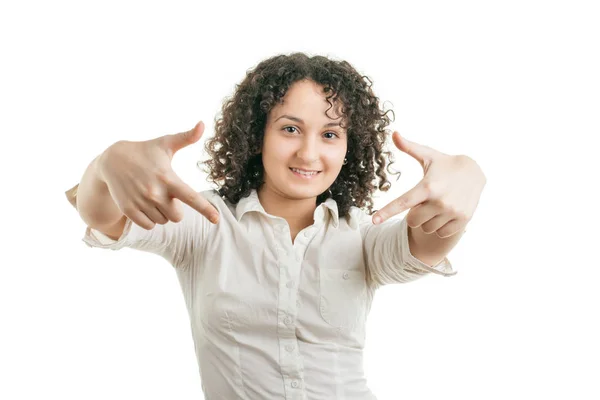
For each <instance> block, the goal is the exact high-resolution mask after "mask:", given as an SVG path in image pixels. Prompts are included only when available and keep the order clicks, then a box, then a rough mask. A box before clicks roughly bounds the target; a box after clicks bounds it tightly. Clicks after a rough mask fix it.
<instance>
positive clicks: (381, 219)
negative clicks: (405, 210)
mask: <svg viewBox="0 0 600 400" xmlns="http://www.w3.org/2000/svg"><path fill="white" fill-rule="evenodd" d="M381 221H383V218H381V216H380V215H377V216H376V217H375V219H373V222H374V223H375V225H377V224H378V223H380V222H381Z"/></svg>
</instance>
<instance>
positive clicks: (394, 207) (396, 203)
mask: <svg viewBox="0 0 600 400" xmlns="http://www.w3.org/2000/svg"><path fill="white" fill-rule="evenodd" d="M425 200H427V191H426V190H425V188H424V187H423V186H422V185H417V186H415V187H414V188H412V189H410V190H409V191H408V192H406V193H404V194H403V195H402V196H400V197H398V198H397V199H396V200H393V201H392V202H391V203H389V204H388V205H386V206H385V207H383V208H382V209H381V210H379V211H377V212H376V213H375V215H373V223H374V224H380V223H382V222H383V221H385V220H386V219H389V218H391V217H393V216H394V215H397V214H400V213H402V212H404V211H406V210H408V209H411V208H413V207H415V206H417V205H419V204H421V203H422V202H424V201H425Z"/></svg>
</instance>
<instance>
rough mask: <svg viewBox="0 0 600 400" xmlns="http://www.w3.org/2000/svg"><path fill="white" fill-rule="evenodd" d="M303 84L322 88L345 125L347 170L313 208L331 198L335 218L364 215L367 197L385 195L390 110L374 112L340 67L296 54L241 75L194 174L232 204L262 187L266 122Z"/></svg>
mask: <svg viewBox="0 0 600 400" xmlns="http://www.w3.org/2000/svg"><path fill="white" fill-rule="evenodd" d="M306 79H308V80H312V81H314V82H315V83H317V84H319V85H321V86H322V87H323V88H324V91H325V93H327V94H328V95H327V96H326V100H327V102H328V103H329V104H330V108H329V109H331V107H333V104H332V102H331V99H333V101H334V102H335V101H338V100H339V101H340V102H341V103H340V104H341V105H342V107H341V110H340V111H341V114H342V116H343V117H345V118H344V121H346V124H347V126H345V127H346V128H347V138H348V139H347V140H348V146H347V148H348V152H347V155H346V158H347V163H346V164H345V165H344V166H343V167H342V170H341V171H340V173H339V175H338V176H337V178H336V180H335V181H334V182H333V184H332V185H331V186H330V187H329V189H328V190H326V191H325V192H324V193H321V194H320V195H319V196H317V205H318V204H320V203H322V202H323V201H325V200H326V199H327V198H329V197H332V198H333V199H334V200H335V201H336V203H337V205H338V211H339V215H340V217H345V216H346V215H347V214H348V211H349V209H350V207H351V206H356V207H359V208H366V209H367V210H368V212H369V213H370V214H371V213H373V199H372V195H373V193H374V192H375V190H376V189H379V190H381V191H384V192H385V191H387V190H389V188H390V187H391V183H390V182H389V181H388V180H387V175H386V169H387V168H386V164H387V163H388V162H389V164H387V167H389V165H391V164H392V163H393V162H394V160H393V156H392V153H391V152H389V151H384V145H385V141H386V138H387V136H388V135H389V134H390V131H389V130H388V129H386V127H387V126H388V125H389V123H390V119H389V117H388V116H387V113H388V112H389V111H391V110H388V111H386V112H383V110H380V107H379V99H378V98H377V97H376V96H375V95H374V93H373V91H372V89H371V86H372V82H371V80H370V79H369V78H368V77H366V76H361V74H359V73H358V72H357V71H356V69H354V67H353V66H352V65H351V64H349V63H348V62H346V61H335V60H331V59H329V58H327V57H324V56H319V55H317V56H313V57H309V56H307V55H306V54H304V53H293V54H290V55H283V54H281V55H276V56H273V57H271V58H268V59H266V60H263V61H261V62H260V63H259V64H258V65H257V66H256V67H255V68H254V69H253V70H249V71H247V73H246V77H245V78H244V80H243V81H242V82H241V83H240V84H238V85H236V87H235V89H236V90H235V92H234V94H233V96H232V97H230V98H226V99H225V100H226V101H225V102H224V103H223V108H222V112H221V118H219V116H217V117H216V118H215V136H213V137H212V138H209V139H208V140H207V141H206V143H205V150H206V151H207V153H208V154H209V156H210V157H211V158H210V159H209V160H207V161H204V162H198V166H200V165H201V164H205V165H206V166H207V167H208V171H206V172H208V174H209V175H208V180H209V181H211V182H213V183H214V184H216V185H217V187H218V192H219V194H220V195H221V197H223V198H225V199H227V200H228V201H229V202H230V203H232V204H237V203H238V201H239V200H240V199H241V198H243V197H246V196H248V195H249V194H250V191H251V190H252V189H258V188H259V187H260V186H261V185H262V183H263V174H264V170H263V164H262V155H261V154H260V151H261V149H262V144H263V137H264V130H265V125H266V121H267V116H268V114H269V112H270V111H271V109H272V108H273V107H275V106H276V105H277V104H280V103H281V102H282V101H283V97H284V95H285V94H286V92H287V90H288V89H289V88H290V86H291V85H292V84H293V83H295V82H297V81H301V80H306ZM329 109H328V110H327V111H329ZM327 111H326V112H325V114H326V115H327ZM392 113H393V111H392ZM391 173H392V174H394V172H391ZM395 174H399V172H396V173H395Z"/></svg>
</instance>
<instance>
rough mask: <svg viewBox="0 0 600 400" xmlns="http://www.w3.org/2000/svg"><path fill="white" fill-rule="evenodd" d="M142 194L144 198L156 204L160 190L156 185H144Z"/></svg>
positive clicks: (159, 198)
mask: <svg viewBox="0 0 600 400" xmlns="http://www.w3.org/2000/svg"><path fill="white" fill-rule="evenodd" d="M144 196H145V197H146V199H148V200H150V201H151V202H152V203H154V204H157V203H159V202H160V200H161V198H162V191H161V190H160V189H159V188H157V187H156V186H149V187H146V189H145V191H144Z"/></svg>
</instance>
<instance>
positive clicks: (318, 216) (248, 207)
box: [235, 189, 340, 228]
mask: <svg viewBox="0 0 600 400" xmlns="http://www.w3.org/2000/svg"><path fill="white" fill-rule="evenodd" d="M326 209H328V210H329V215H331V221H332V224H333V227H334V228H337V227H338V226H339V224H340V218H339V212H338V207H337V203H336V201H335V200H333V199H332V198H328V199H327V200H325V201H324V202H322V203H321V204H319V206H318V207H317V208H316V210H315V213H314V219H315V221H325V216H326V214H325V210H326ZM251 211H257V212H260V213H263V214H267V212H266V211H265V209H264V208H263V206H262V204H260V201H259V200H258V193H257V192H256V189H252V190H251V191H250V195H249V196H248V197H243V198H241V199H240V201H239V202H238V204H237V206H236V207H235V217H236V219H237V220H238V221H240V220H241V219H242V217H243V216H244V214H246V213H247V212H251Z"/></svg>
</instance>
